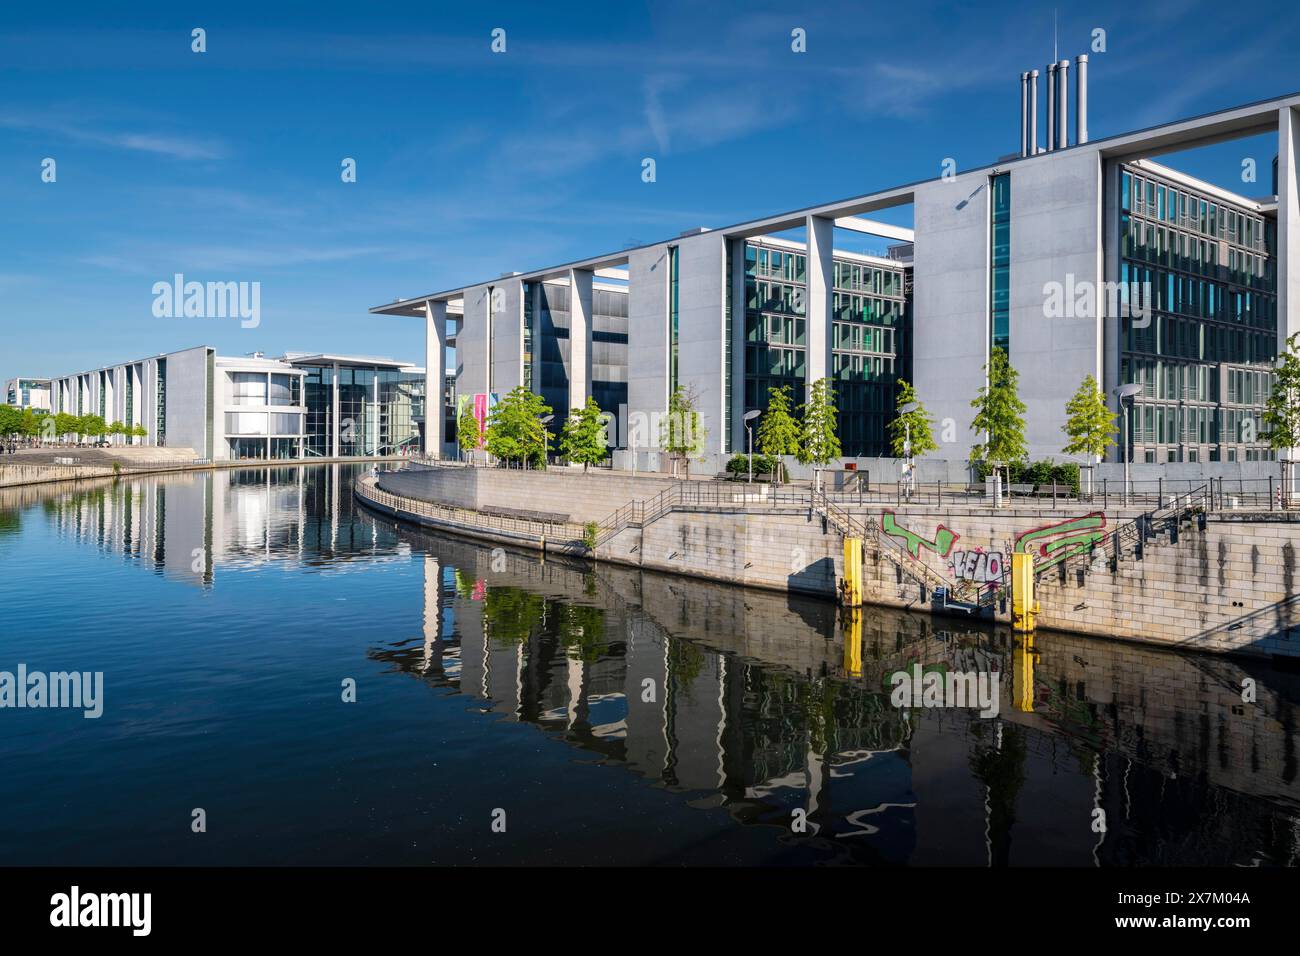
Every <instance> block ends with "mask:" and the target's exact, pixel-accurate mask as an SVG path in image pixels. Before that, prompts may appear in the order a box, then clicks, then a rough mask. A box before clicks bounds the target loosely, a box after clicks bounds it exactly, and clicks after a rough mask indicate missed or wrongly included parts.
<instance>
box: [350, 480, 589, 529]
mask: <svg viewBox="0 0 1300 956" xmlns="http://www.w3.org/2000/svg"><path fill="white" fill-rule="evenodd" d="M353 487H354V488H355V490H356V493H357V495H358V496H359V497H360V498H362V499H363V500H365V501H369V502H371V503H373V504H377V505H381V506H382V507H385V508H389V509H392V510H394V511H404V512H406V513H407V514H414V515H419V516H420V517H424V518H430V519H432V520H435V521H441V522H444V523H447V524H455V525H460V526H462V527H466V528H476V529H479V530H490V531H510V532H513V533H515V534H523V535H528V536H530V537H534V538H551V539H555V540H566V541H576V540H579V539H580V538H581V537H582V533H583V528H582V525H578V524H574V523H572V522H559V521H538V520H535V519H531V518H515V517H510V516H508V515H496V514H488V513H485V512H482V511H473V510H470V509H468V508H456V507H453V506H451V505H440V504H435V503H434V502H432V501H425V500H423V499H421V498H407V497H405V496H402V495H394V494H391V493H390V492H387V491H384V490H383V489H382V488H380V487H379V484H378V478H376V477H372V476H363V477H360V478H358V479H357V480H356V482H355V483H354V485H353Z"/></svg>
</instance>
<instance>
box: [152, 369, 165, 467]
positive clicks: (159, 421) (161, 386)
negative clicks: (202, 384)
mask: <svg viewBox="0 0 1300 956" xmlns="http://www.w3.org/2000/svg"><path fill="white" fill-rule="evenodd" d="M156 404H157V412H156V414H155V419H154V420H155V426H154V434H155V436H156V440H157V443H158V447H159V448H163V447H166V445H167V360H166V359H165V358H160V359H159V360H158V385H157V392H156Z"/></svg>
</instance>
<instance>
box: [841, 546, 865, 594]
mask: <svg viewBox="0 0 1300 956" xmlns="http://www.w3.org/2000/svg"><path fill="white" fill-rule="evenodd" d="M840 603H841V604H843V605H844V606H845V607H859V606H861V604H862V539H861V538H845V539H844V587H843V589H842V590H841V592H840Z"/></svg>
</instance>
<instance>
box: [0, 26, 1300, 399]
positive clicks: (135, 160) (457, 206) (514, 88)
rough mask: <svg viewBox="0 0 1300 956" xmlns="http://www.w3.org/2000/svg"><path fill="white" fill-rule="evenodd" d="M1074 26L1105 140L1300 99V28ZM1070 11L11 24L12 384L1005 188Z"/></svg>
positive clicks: (307, 329)
mask: <svg viewBox="0 0 1300 956" xmlns="http://www.w3.org/2000/svg"><path fill="white" fill-rule="evenodd" d="M1058 8H1059V28H1058V35H1059V43H1060V53H1061V55H1062V56H1065V55H1070V56H1073V54H1075V53H1080V52H1088V48H1089V45H1090V40H1091V32H1092V30H1093V29H1094V28H1096V27H1101V28H1103V29H1105V30H1106V38H1107V51H1106V52H1105V53H1104V54H1095V53H1094V54H1092V55H1091V73H1090V128H1091V133H1092V135H1093V137H1094V138H1097V137H1101V136H1105V135H1108V134H1111V133H1118V132H1124V131H1126V130H1130V129H1137V128H1141V127H1144V126H1148V125H1153V124H1155V123H1159V122H1163V121H1166V120H1171V119H1176V118H1179V117H1183V116H1189V115H1194V114H1197V113H1202V112H1206V111H1210V110H1213V109H1218V108H1222V107H1226V106H1231V105H1235V104H1238V103H1242V102H1247V101H1251V100H1257V99H1263V98H1265V97H1269V96H1273V95H1278V94H1281V93H1287V92H1293V91H1295V90H1296V89H1297V88H1300V71H1298V70H1297V69H1296V66H1297V64H1298V63H1300V54H1297V53H1296V52H1295V50H1294V47H1295V44H1294V38H1295V37H1296V36H1297V35H1300V30H1298V29H1297V28H1298V27H1300V13H1297V12H1296V9H1295V8H1294V6H1293V5H1292V4H1281V3H1276V4H1272V3H1261V4H1254V5H1252V6H1251V7H1250V8H1249V20H1247V18H1246V17H1244V16H1234V17H1233V18H1232V19H1231V20H1230V21H1227V22H1225V21H1223V20H1222V18H1221V16H1220V13H1221V10H1222V7H1221V5H1218V4H1214V3H1197V2H1185V0H1157V2H1154V3H1147V4H1141V5H1135V4H1132V3H1098V4H1082V5H1080V4H1075V5H1065V4H1060V5H1059V7H1058ZM1052 11H1053V6H1052V5H1051V4H1036V3H1024V4H984V3H981V4H969V5H961V6H960V7H954V5H951V4H938V3H927V2H911V3H907V4H890V5H885V4H865V3H861V2H858V3H845V4H817V5H800V4H798V3H776V4H767V3H761V2H745V3H741V2H738V0H734V2H729V3H726V4H721V3H718V4H703V3H698V2H696V3H678V2H672V0H669V2H656V3H653V4H649V5H637V4H589V5H580V4H564V3H546V4H539V3H535V2H534V3H520V4H511V3H478V4H456V5H454V6H453V5H449V4H448V5H443V4H438V3H430V2H422V3H410V4H405V3H381V2H372V3H346V4H338V3H330V2H316V3H311V4H306V3H304V4H274V5H272V4H268V3H265V2H263V3H258V4H243V3H238V2H223V3H212V4H194V5H191V4H184V3H162V4H154V3H148V2H140V3H131V4H113V5H106V4H77V3H62V4H57V5H48V4H22V5H19V4H8V5H6V6H5V8H4V10H3V12H2V13H0V76H2V77H3V83H2V84H0V223H2V224H3V228H0V323H2V325H3V339H2V340H3V343H4V346H3V348H2V349H0V377H3V378H8V377H10V376H12V375H17V374H25V375H50V374H59V373H66V372H71V371H76V370H80V369H82V368H86V367H91V366H94V365H98V364H101V363H103V362H105V361H122V360H126V359H131V358H137V357H140V356H143V355H147V354H152V353H154V352H159V351H168V350H172V349H177V348H185V347H189V346H192V345H198V344H210V345H214V346H216V347H217V348H218V350H220V351H221V352H222V353H227V354H235V355H238V354H243V353H246V352H250V351H253V350H262V351H265V352H267V353H268V354H276V353H279V352H281V351H283V350H286V349H293V350H299V349H308V350H321V351H343V352H360V353H368V354H384V355H393V356H396V357H398V358H406V359H410V360H414V361H420V360H421V359H422V341H423V338H422V330H421V329H420V327H419V323H418V322H416V321H414V320H401V319H391V318H382V317H371V316H369V315H368V314H367V313H366V309H367V308H369V307H370V306H373V305H376V304H378V303H380V302H386V301H390V300H392V299H394V298H397V297H399V296H411V295H417V294H420V293H423V292H430V291H433V290H437V289H441V288H445V287H450V286H456V285H460V284H463V283H466V282H470V281H481V280H484V279H487V278H490V277H494V276H496V275H499V274H500V273H502V272H504V271H507V270H512V269H518V270H526V269H529V268H533V267H537V266H542V265H547V264H551V263H556V262H562V261H566V260H569V259H573V258H578V257H581V256H584V255H589V254H593V253H597V252H604V251H607V250H611V249H618V248H622V247H625V246H627V245H631V244H638V243H642V242H649V241H653V240H657V239H662V238H665V237H668V236H673V235H677V234H678V233H679V232H681V231H682V230H683V229H687V228H690V227H693V226H697V225H709V226H720V225H726V224H728V223H731V222H735V221H740V220H744V219H747V218H751V217H754V216H758V215H761V214H765V213H769V212H775V211H780V210H785V209H794V208H799V207H803V206H807V205H811V204H813V203H816V202H820V201H824V200H830V199H838V198H843V197H846V196H851V195H856V194H859V193H864V192H869V191H871V190H873V189H876V188H882V187H886V186H891V185H896V184H899V183H904V182H911V181H913V180H917V179H922V178H927V177H930V176H934V175H938V173H939V172H940V165H941V163H942V162H943V160H944V159H945V158H946V157H952V158H953V159H955V160H956V162H957V164H958V167H959V168H969V167H975V166H981V165H985V164H987V163H990V162H993V161H995V160H996V159H997V158H998V157H999V156H1002V155H1005V154H1007V153H1010V152H1013V151H1015V150H1016V149H1017V148H1018V145H1019V127H1018V122H1019V117H1018V110H1019V79H1018V77H1019V73H1020V71H1021V70H1023V69H1030V68H1034V67H1037V68H1039V69H1042V68H1043V65H1044V64H1045V63H1046V62H1047V61H1048V60H1049V59H1050V58H1051V53H1052ZM1263 24H1267V25H1268V26H1269V28H1268V29H1262V28H1260V27H1259V25H1263ZM194 27H202V28H203V29H205V30H206V31H207V47H208V48H207V52H206V53H202V54H196V53H193V52H191V50H190V44H191V40H190V31H191V29H193V28H194ZM497 27H500V28H502V29H504V30H505V31H506V52H505V53H504V54H494V53H492V52H491V50H490V41H491V36H490V34H491V31H492V30H493V29H494V28H497ZM795 27H801V28H803V29H805V30H806V31H807V47H808V52H807V53H805V54H795V53H793V52H791V49H790V32H791V30H792V29H794V28H795ZM1252 151H1253V152H1252ZM1243 155H1258V162H1259V168H1260V171H1261V172H1260V176H1261V187H1262V188H1260V189H1258V190H1256V192H1259V193H1262V192H1266V191H1267V173H1266V170H1267V168H1268V164H1269V162H1271V159H1272V146H1271V145H1270V144H1269V143H1268V142H1265V141H1251V142H1247V143H1239V144H1231V145H1229V146H1225V147H1219V148H1216V149H1214V150H1206V151H1203V152H1202V153H1201V154H1198V155H1196V156H1190V157H1187V158H1186V161H1185V162H1183V163H1181V164H1180V163H1174V165H1182V166H1183V168H1186V169H1188V171H1191V172H1195V173H1197V174H1198V175H1202V176H1205V177H1207V178H1211V179H1214V180H1215V181H1219V182H1222V183H1223V184H1224V185H1228V186H1232V184H1233V182H1234V181H1235V180H1239V178H1240V177H1239V172H1240V160H1241V157H1242V156H1243ZM647 156H650V157H654V158H655V160H656V164H657V181H656V182H654V183H649V184H648V183H644V182H642V180H641V161H642V159H643V158H644V157H647ZM46 157H52V158H54V159H55V160H56V162H57V181H56V182H54V183H45V182H42V181H41V175H40V174H41V162H42V160H43V159H44V158H46ZM344 157H352V158H354V159H355V160H356V162H357V182H356V183H349V184H345V183H343V182H341V180H340V175H339V174H340V163H341V162H342V160H343V158H344ZM1243 191H1249V190H1245V189H1243ZM176 272H181V273H184V274H185V276H186V278H187V279H197V280H200V281H209V280H216V281H248V282H252V281H256V282H260V283H261V310H262V317H261V324H260V326H259V327H258V328H255V329H249V328H241V327H240V323H239V322H238V321H237V320H232V319H200V318H188V319H185V318H156V317H155V316H154V315H153V311H152V305H153V294H152V291H151V288H152V285H153V283H155V282H157V281H167V280H170V278H171V276H172V275H173V274H174V273H176Z"/></svg>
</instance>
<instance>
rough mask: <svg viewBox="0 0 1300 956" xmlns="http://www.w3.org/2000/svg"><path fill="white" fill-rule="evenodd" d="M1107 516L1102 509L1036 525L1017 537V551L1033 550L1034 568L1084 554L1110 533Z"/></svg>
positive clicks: (1028, 551)
mask: <svg viewBox="0 0 1300 956" xmlns="http://www.w3.org/2000/svg"><path fill="white" fill-rule="evenodd" d="M1105 528H1106V516H1105V515H1104V514H1103V513H1102V512H1100V511H1094V512H1092V513H1091V514H1086V515H1083V516H1082V517H1079V518H1069V519H1067V520H1065V521H1060V522H1057V523H1056V524H1049V525H1045V526H1043V527H1041V528H1034V529H1032V530H1030V531H1026V532H1024V533H1023V534H1021V535H1019V536H1017V537H1016V540H1015V545H1014V546H1013V550H1014V551H1015V552H1016V553H1017V554H1027V553H1028V554H1033V555H1034V569H1035V570H1036V571H1042V570H1044V569H1045V568H1050V567H1052V566H1053V565H1057V564H1060V563H1061V562H1062V561H1064V560H1065V559H1066V558H1068V557H1070V556H1071V555H1075V554H1082V553H1084V552H1086V551H1089V550H1091V549H1092V546H1093V545H1094V544H1095V543H1096V542H1098V541H1100V540H1102V539H1103V538H1104V537H1106V531H1105Z"/></svg>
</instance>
